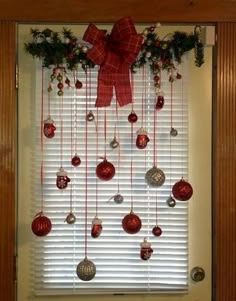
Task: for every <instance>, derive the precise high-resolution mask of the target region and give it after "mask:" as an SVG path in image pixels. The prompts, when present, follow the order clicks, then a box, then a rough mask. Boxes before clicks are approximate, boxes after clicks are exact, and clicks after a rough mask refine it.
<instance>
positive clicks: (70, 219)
mask: <svg viewBox="0 0 236 301" xmlns="http://www.w3.org/2000/svg"><path fill="white" fill-rule="evenodd" d="M75 221H76V217H75V215H74V214H73V213H72V212H70V213H69V214H68V215H67V217H66V219H65V222H67V224H74V223H75Z"/></svg>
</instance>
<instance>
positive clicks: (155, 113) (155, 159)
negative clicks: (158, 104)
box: [153, 109, 157, 166]
mask: <svg viewBox="0 0 236 301" xmlns="http://www.w3.org/2000/svg"><path fill="white" fill-rule="evenodd" d="M153 111H154V113H153V114H154V117H153V118H154V120H153V165H154V166H157V151H156V123H157V110H155V109H154V110H153Z"/></svg>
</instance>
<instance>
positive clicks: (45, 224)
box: [31, 211, 52, 236]
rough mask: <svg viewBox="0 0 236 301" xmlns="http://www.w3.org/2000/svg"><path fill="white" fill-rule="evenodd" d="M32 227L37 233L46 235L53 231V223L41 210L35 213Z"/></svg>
mask: <svg viewBox="0 0 236 301" xmlns="http://www.w3.org/2000/svg"><path fill="white" fill-rule="evenodd" d="M31 229H32V231H33V233H34V234H35V235H37V236H45V235H47V234H48V233H49V232H50V231H51V229H52V223H51V221H50V219H49V218H48V217H47V216H45V215H44V214H43V212H42V211H41V212H39V213H38V214H36V215H35V217H34V220H33V221H32V224H31Z"/></svg>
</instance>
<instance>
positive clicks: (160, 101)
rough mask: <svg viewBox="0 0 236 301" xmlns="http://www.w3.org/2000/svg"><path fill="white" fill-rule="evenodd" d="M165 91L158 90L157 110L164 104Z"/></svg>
mask: <svg viewBox="0 0 236 301" xmlns="http://www.w3.org/2000/svg"><path fill="white" fill-rule="evenodd" d="M164 102H165V100H164V93H163V92H158V93H157V102H156V110H161V109H162V108H163V106H164Z"/></svg>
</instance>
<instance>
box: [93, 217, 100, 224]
mask: <svg viewBox="0 0 236 301" xmlns="http://www.w3.org/2000/svg"><path fill="white" fill-rule="evenodd" d="M101 224H102V220H101V219H100V218H98V217H97V216H95V217H94V219H93V220H92V225H101Z"/></svg>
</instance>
